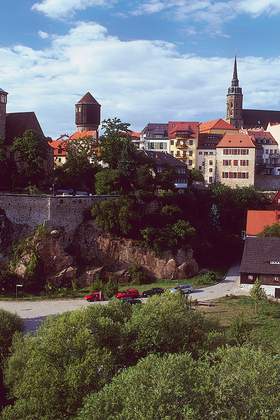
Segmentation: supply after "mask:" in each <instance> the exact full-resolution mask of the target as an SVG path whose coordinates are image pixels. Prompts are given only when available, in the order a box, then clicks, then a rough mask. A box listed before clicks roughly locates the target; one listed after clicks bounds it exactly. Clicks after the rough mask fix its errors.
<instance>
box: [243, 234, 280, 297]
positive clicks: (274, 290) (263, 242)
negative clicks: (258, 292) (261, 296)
mask: <svg viewBox="0 0 280 420" xmlns="http://www.w3.org/2000/svg"><path fill="white" fill-rule="evenodd" d="M257 279H258V280H259V281H260V282H261V284H262V287H263V289H264V290H265V292H266V293H267V294H268V295H271V296H274V297H277V298H279V297H280V238H256V237H254V238H247V239H246V241H245V246H244V251H243V256H242V261H241V266H240V287H241V288H243V289H246V290H250V289H251V288H252V286H253V285H254V283H255V281H256V280H257Z"/></svg>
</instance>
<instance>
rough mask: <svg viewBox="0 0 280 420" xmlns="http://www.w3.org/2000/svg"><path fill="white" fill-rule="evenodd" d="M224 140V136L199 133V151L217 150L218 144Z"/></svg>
mask: <svg viewBox="0 0 280 420" xmlns="http://www.w3.org/2000/svg"><path fill="white" fill-rule="evenodd" d="M222 138H223V134H213V133H199V136H198V146H197V148H198V149H209V150H210V149H216V147H217V144H218V143H219V141H220V140H221V139H222Z"/></svg>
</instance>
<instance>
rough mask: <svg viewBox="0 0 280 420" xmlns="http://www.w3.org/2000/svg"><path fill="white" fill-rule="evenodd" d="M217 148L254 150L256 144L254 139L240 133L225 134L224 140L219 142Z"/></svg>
mask: <svg viewBox="0 0 280 420" xmlns="http://www.w3.org/2000/svg"><path fill="white" fill-rule="evenodd" d="M217 147H238V148H241V147H246V148H252V149H253V148H254V149H255V147H256V146H255V144H254V142H253V140H252V138H251V137H250V136H249V135H248V134H244V133H238V134H228V133H227V134H225V135H224V137H223V138H222V140H221V141H220V142H219V144H218V146H217Z"/></svg>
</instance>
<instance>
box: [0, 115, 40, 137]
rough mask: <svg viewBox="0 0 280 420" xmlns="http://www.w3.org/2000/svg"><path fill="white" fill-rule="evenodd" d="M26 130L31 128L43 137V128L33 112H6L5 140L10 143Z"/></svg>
mask: <svg viewBox="0 0 280 420" xmlns="http://www.w3.org/2000/svg"><path fill="white" fill-rule="evenodd" d="M26 130H33V131H35V132H36V133H38V134H39V135H41V136H42V137H45V135H44V133H43V130H42V128H41V126H40V124H39V121H38V119H37V117H36V114H35V113H34V112H13V113H7V117H6V142H7V143H8V144H9V143H12V142H13V140H14V139H15V138H16V137H21V136H22V135H23V134H24V133H25V131H26Z"/></svg>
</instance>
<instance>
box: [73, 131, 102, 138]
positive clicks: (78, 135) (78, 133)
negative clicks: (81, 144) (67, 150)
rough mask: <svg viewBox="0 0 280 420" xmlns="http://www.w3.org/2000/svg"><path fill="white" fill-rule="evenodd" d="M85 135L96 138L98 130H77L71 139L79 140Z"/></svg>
mask: <svg viewBox="0 0 280 420" xmlns="http://www.w3.org/2000/svg"><path fill="white" fill-rule="evenodd" d="M85 137H92V138H94V139H96V138H97V131H96V130H90V131H76V132H75V133H73V134H71V136H70V137H69V140H79V139H84V138H85Z"/></svg>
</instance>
